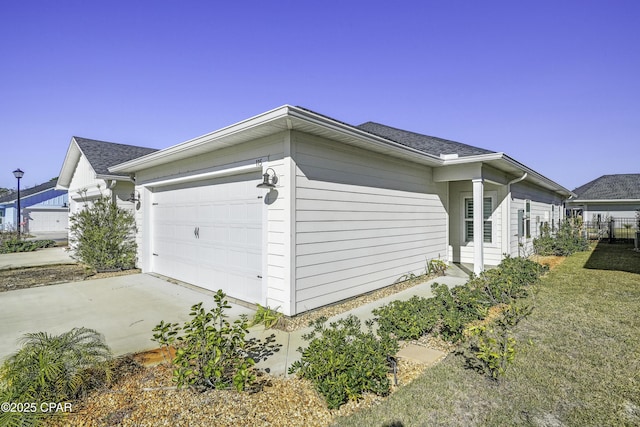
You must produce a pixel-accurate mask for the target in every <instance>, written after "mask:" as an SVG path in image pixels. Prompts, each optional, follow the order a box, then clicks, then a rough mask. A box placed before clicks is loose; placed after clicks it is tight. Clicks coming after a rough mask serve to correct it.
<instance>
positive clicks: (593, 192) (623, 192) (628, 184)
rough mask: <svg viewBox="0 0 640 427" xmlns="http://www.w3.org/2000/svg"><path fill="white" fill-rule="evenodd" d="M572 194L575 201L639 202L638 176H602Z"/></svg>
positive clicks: (639, 181)
mask: <svg viewBox="0 0 640 427" xmlns="http://www.w3.org/2000/svg"><path fill="white" fill-rule="evenodd" d="M573 192H574V193H576V194H577V195H578V197H577V199H575V200H616V199H625V200H640V174H620V175H603V176H601V177H600V178H597V179H594V180H593V181H591V182H588V183H586V184H585V185H583V186H580V187H578V188H576V189H575V190H573Z"/></svg>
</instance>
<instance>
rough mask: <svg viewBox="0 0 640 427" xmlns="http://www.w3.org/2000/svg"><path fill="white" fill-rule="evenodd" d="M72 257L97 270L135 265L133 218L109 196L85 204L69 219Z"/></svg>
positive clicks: (128, 267)
mask: <svg viewBox="0 0 640 427" xmlns="http://www.w3.org/2000/svg"><path fill="white" fill-rule="evenodd" d="M69 224H70V226H69V230H70V238H69V246H70V248H71V251H72V257H73V258H74V259H76V260H78V261H80V262H82V263H85V264H87V265H89V266H91V267H92V268H94V269H96V270H110V269H125V270H126V269H130V268H133V267H134V266H135V262H136V251H137V244H136V241H135V232H136V226H135V218H134V216H133V214H132V213H131V212H130V211H128V210H126V209H123V208H121V207H119V206H118V205H117V204H116V203H115V202H114V201H112V200H111V199H110V198H109V197H108V196H101V197H100V198H98V199H97V200H95V201H93V202H91V203H86V204H85V208H84V209H82V210H81V211H80V212H78V213H76V214H74V215H71V217H70V219H69Z"/></svg>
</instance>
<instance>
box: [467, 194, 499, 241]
mask: <svg viewBox="0 0 640 427" xmlns="http://www.w3.org/2000/svg"><path fill="white" fill-rule="evenodd" d="M492 213H493V197H485V198H484V200H483V206H482V216H483V236H482V237H483V241H484V242H485V243H493V220H492V217H491V214H492ZM464 241H465V242H473V197H465V198H464Z"/></svg>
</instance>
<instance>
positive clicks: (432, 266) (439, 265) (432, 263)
mask: <svg viewBox="0 0 640 427" xmlns="http://www.w3.org/2000/svg"><path fill="white" fill-rule="evenodd" d="M447 268H449V266H448V265H447V263H446V262H444V261H442V260H440V259H432V260H429V262H427V274H435V275H437V276H442V275H443V274H444V272H445V271H447Z"/></svg>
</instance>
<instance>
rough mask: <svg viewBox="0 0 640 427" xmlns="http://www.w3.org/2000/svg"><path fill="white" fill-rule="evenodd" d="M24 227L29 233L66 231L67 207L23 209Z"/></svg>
mask: <svg viewBox="0 0 640 427" xmlns="http://www.w3.org/2000/svg"><path fill="white" fill-rule="evenodd" d="M23 212H24V218H25V229H26V230H27V231H28V232H29V233H39V232H54V231H66V230H67V227H68V225H69V212H68V210H67V209H28V208H27V209H24V210H23Z"/></svg>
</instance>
